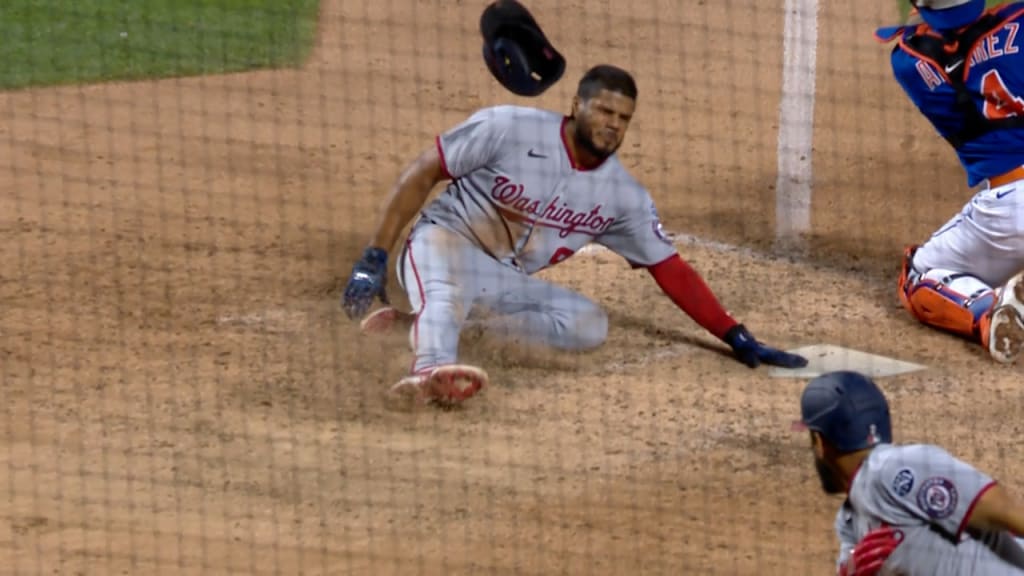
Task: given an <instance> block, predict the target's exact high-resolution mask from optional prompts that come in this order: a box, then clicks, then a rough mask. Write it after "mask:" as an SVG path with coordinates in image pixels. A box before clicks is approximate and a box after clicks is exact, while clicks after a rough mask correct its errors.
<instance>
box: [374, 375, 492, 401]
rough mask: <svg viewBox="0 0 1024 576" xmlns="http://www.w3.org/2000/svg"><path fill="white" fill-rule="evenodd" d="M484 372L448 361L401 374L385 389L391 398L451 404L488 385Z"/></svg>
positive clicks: (463, 399)
mask: <svg viewBox="0 0 1024 576" xmlns="http://www.w3.org/2000/svg"><path fill="white" fill-rule="evenodd" d="M487 382H488V376H487V373H486V372H484V371H483V370H481V369H480V368H476V367H474V366H466V365H463V364H450V365H448V366H439V367H437V368H434V369H432V370H429V371H426V372H421V373H419V374H411V375H409V376H406V377H405V378H402V379H401V380H399V381H398V383H397V384H395V385H394V386H392V387H391V389H390V390H388V396H389V398H390V399H392V400H395V401H398V400H405V401H406V402H409V403H415V404H433V405H436V406H440V407H442V408H453V407H455V406H458V405H460V404H462V403H463V402H465V401H466V400H468V399H470V398H472V397H473V396H474V395H476V393H477V392H479V391H480V390H481V389H482V388H483V387H484V386H486V385H487Z"/></svg>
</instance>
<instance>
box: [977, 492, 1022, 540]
mask: <svg viewBox="0 0 1024 576" xmlns="http://www.w3.org/2000/svg"><path fill="white" fill-rule="evenodd" d="M967 525H968V526H969V527H970V528H975V529H979V530H997V531H998V530H1005V531H1007V532H1010V533H1012V534H1014V535H1016V536H1024V507H1022V506H1021V504H1020V502H1018V501H1016V500H1015V499H1014V498H1012V497H1011V496H1010V494H1009V493H1008V492H1007V491H1006V490H1005V489H1003V487H1002V486H998V485H994V486H992V487H991V488H989V489H988V490H986V491H985V493H984V494H982V495H981V497H980V498H979V499H978V502H977V504H975V506H974V511H973V512H972V513H971V517H970V518H969V519H968V521H967Z"/></svg>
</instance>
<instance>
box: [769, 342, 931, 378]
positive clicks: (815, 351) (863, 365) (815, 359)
mask: <svg viewBox="0 0 1024 576" xmlns="http://www.w3.org/2000/svg"><path fill="white" fill-rule="evenodd" d="M787 352H791V353H793V354H799V355H801V356H803V357H804V358H807V366H804V367H803V368H796V369H792V370H791V369H787V368H779V367H772V368H771V370H769V372H768V374H769V375H770V376H774V377H777V378H814V377H816V376H820V375H821V374H824V373H826V372H833V371H836V370H854V371H856V372H860V373H862V374H865V375H867V376H870V377H872V378H881V377H885V376H895V375H896V374H905V373H907V372H916V371H918V370H925V369H927V366H921V365H920V364H913V363H911V362H904V361H902V360H897V359H895V358H887V357H885V356H879V355H877V354H869V353H867V352H861V351H860V350H853V349H851V348H843V347H841V346H832V345H830V344H816V345H814V346H804V347H803V348H797V349H795V350H787Z"/></svg>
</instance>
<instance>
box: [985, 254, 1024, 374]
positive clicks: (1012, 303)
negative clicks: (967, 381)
mask: <svg viewBox="0 0 1024 576" xmlns="http://www.w3.org/2000/svg"><path fill="white" fill-rule="evenodd" d="M988 334H989V337H988V351H989V354H991V355H992V358H994V359H995V360H996V361H997V362H1001V363H1003V364H1010V363H1012V362H1013V361H1014V360H1015V359H1016V358H1017V356H1018V355H1019V354H1020V352H1021V350H1024V272H1022V273H1020V274H1017V275H1016V276H1014V277H1013V278H1011V279H1010V281H1009V282H1007V283H1006V286H1004V287H1003V289H1002V291H1001V292H1000V294H999V300H998V301H997V302H996V305H995V308H994V309H993V311H992V317H991V320H990V324H989V327H988Z"/></svg>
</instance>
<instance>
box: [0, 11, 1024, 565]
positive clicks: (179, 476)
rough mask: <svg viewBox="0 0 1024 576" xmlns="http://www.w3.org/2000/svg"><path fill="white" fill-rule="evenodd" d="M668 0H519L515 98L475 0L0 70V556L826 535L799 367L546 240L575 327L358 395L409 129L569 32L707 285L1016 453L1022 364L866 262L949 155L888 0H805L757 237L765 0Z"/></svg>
mask: <svg viewBox="0 0 1024 576" xmlns="http://www.w3.org/2000/svg"><path fill="white" fill-rule="evenodd" d="M682 4H683V5H684V7H685V10H683V9H680V2H679V1H676V0H673V1H669V0H635V1H633V2H612V1H610V0H597V1H592V2H582V1H580V0H534V1H532V2H530V3H529V6H530V9H531V11H533V13H534V15H535V16H537V18H538V19H539V20H540V21H541V22H543V23H544V27H545V32H547V33H548V35H549V36H550V37H551V39H552V42H554V43H555V44H556V46H558V48H559V50H561V51H562V53H563V54H564V55H565V56H566V58H567V60H568V62H569V64H568V68H567V70H566V79H565V80H563V81H562V82H560V83H559V84H558V85H556V86H554V87H553V88H551V89H550V90H549V91H548V92H546V93H545V94H544V95H543V96H542V97H540V98H538V99H535V100H530V99H523V98H517V97H515V96H512V95H510V94H508V93H507V92H504V91H503V90H502V89H501V88H500V87H499V86H498V85H497V84H496V83H495V82H494V80H493V79H492V78H491V77H490V75H489V74H488V73H487V71H486V69H485V67H484V64H483V61H482V59H481V58H480V40H479V35H478V33H477V29H476V25H477V19H478V17H479V14H480V11H481V9H482V7H483V3H482V2H464V1H456V2H452V1H450V0H402V1H401V2H398V1H385V2H371V1H367V0H330V1H326V0H325V1H324V2H323V5H322V8H321V18H320V24H319V26H320V28H319V32H318V42H317V46H316V48H315V51H314V54H313V56H312V57H311V59H310V61H309V62H307V63H306V64H305V65H304V66H303V67H301V69H295V70H277V71H260V72H250V73H238V74H228V75H223V76H208V77H196V78H182V79H169V80H160V81H139V82H132V83H110V84H99V85H90V86H68V87H60V88H38V89H28V90H22V91H15V92H9V93H3V94H0V158H2V159H3V160H2V161H0V240H2V241H0V258H2V262H3V266H2V268H0V394H2V398H3V410H4V411H5V413H4V416H3V420H2V421H3V424H2V425H0V443H2V446H3V449H0V459H2V460H3V462H2V463H0V490H2V491H3V492H4V497H3V498H0V573H5V574H6V573H18V574H163V573H173V574H199V573H206V574H229V573H237V574H271V573H276V574H373V575H386V574H595V575H596V574H759V575H764V574H794V573H801V574H812V573H814V574H821V573H829V572H830V571H831V570H832V563H833V560H834V554H835V552H836V546H837V544H836V541H835V539H834V535H833V533H832V521H833V518H834V514H835V505H836V502H835V501H833V500H831V499H829V498H827V497H825V496H824V495H822V494H821V493H820V490H819V489H818V484H817V479H816V478H815V477H814V476H813V475H814V471H813V467H812V466H811V465H810V463H811V462H810V453H809V450H808V446H807V438H806V437H805V436H804V435H803V434H795V433H793V432H791V431H790V429H789V424H790V422H791V421H792V420H793V419H794V418H796V417H797V416H798V411H799V405H798V402H799V394H800V391H801V389H802V386H803V383H804V380H803V379H798V378H785V377H772V376H770V374H769V372H768V371H767V370H765V369H759V370H750V369H748V368H746V367H744V366H743V365H741V364H739V363H738V362H735V361H734V360H733V359H731V358H730V357H729V356H728V355H727V354H726V353H725V352H726V350H725V348H724V346H722V345H721V344H719V343H718V342H716V341H715V340H714V338H712V337H711V336H709V335H708V334H706V333H704V332H702V331H701V329H700V328H699V327H697V326H696V325H695V324H694V323H693V322H692V321H690V320H689V319H688V318H686V317H685V316H684V315H683V314H682V313H681V312H679V310H678V309H677V308H676V307H675V306H674V305H673V304H672V303H671V302H670V301H669V300H668V299H667V298H664V297H663V296H662V295H661V292H660V291H659V289H658V287H657V286H656V285H655V284H654V282H653V281H652V280H651V279H650V278H649V277H648V276H647V275H645V274H643V273H642V272H638V271H631V270H630V269H629V267H628V266H627V265H626V264H625V262H623V261H621V260H620V259H618V258H616V257H614V256H612V255H610V254H608V253H606V252H593V253H587V254H581V255H578V256H577V257H574V258H572V259H571V260H569V261H568V262H566V263H565V264H563V265H561V266H560V267H558V268H557V269H553V270H550V271H547V272H545V273H544V274H545V276H546V277H548V278H552V279H555V280H558V281H560V282H564V283H565V284H566V285H568V286H570V287H572V288H574V289H578V290H580V291H581V292H583V293H584V294H586V295H588V296H590V297H592V298H594V299H595V300H596V301H598V302H599V303H601V304H602V305H603V306H605V307H606V308H607V310H608V311H609V314H610V317H611V326H610V333H609V341H608V342H607V344H606V345H605V346H603V347H602V348H601V349H599V350H597V351H595V352H592V353H587V354H575V355H568V354H549V353H542V352H529V351H519V350H514V349H507V348H503V347H502V346H501V345H499V344H496V343H493V342H489V341H488V340H487V339H486V338H477V337H469V336H467V338H466V339H465V343H464V350H465V359H466V361H468V362H471V363H474V364H479V365H481V366H485V367H486V368H487V369H488V371H489V372H490V375H491V379H492V385H491V386H490V387H489V388H488V389H486V390H485V391H484V392H482V393H481V394H480V395H479V396H478V397H476V398H474V399H473V401H472V402H471V403H468V404H467V405H466V406H465V407H464V409H462V410H458V411H450V412H441V411H418V412H412V413H397V412H394V411H389V410H386V409H385V408H384V406H383V404H382V401H381V397H380V394H381V393H382V392H383V390H385V389H386V387H387V386H389V385H390V384H392V383H393V382H395V381H396V380H397V379H398V378H399V377H400V376H401V375H402V374H403V373H404V371H405V370H407V368H408V364H407V363H408V351H407V341H408V339H407V335H405V334H396V335H394V336H387V337H383V338H382V339H380V338H376V339H365V338H360V337H359V336H358V333H357V324H356V323H354V322H351V321H349V320H348V319H346V318H345V315H344V313H342V312H341V311H340V308H339V296H340V292H341V288H342V286H343V284H344V282H345V280H346V278H347V276H348V273H349V271H350V268H351V265H352V263H353V262H354V261H355V259H356V258H358V256H359V253H360V251H361V249H362V247H363V244H364V242H365V241H366V238H367V237H368V234H369V233H370V232H371V226H372V225H373V223H374V216H375V215H376V213H377V210H379V209H380V207H381V206H382V203H383V200H384V194H385V193H386V191H387V188H388V186H389V185H390V184H391V182H392V180H393V179H394V178H395V177H396V176H397V174H398V171H399V170H400V169H401V167H402V165H403V164H404V163H406V162H407V161H409V160H410V159H412V158H413V157H414V156H415V154H416V153H417V152H418V151H419V150H421V149H423V148H424V147H426V146H429V145H431V142H432V138H433V136H434V135H435V133H437V132H438V131H440V130H442V129H444V128H446V127H448V126H450V125H451V124H453V123H455V122H457V121H459V120H461V119H463V118H464V117H465V116H466V115H468V114H469V113H471V112H472V111H474V110H475V109H477V108H478V107H481V106H485V105H490V104H496V103H502V102H511V103H520V104H535V105H539V106H543V107H547V108H551V109H555V110H567V109H568V106H569V104H570V99H571V95H572V92H573V89H574V88H575V86H574V82H575V79H576V78H578V77H579V74H581V73H582V72H583V71H584V70H586V69H587V68H588V67H589V66H591V65H593V64H595V63H599V62H609V63H614V64H617V65H619V66H622V67H624V68H626V69H628V70H630V71H632V72H633V73H634V74H635V76H636V78H637V81H638V84H639V90H640V95H639V100H638V109H637V113H636V116H635V119H634V121H633V125H632V127H631V129H630V132H629V134H628V135H627V136H626V143H625V145H624V146H623V149H622V152H621V155H622V157H623V159H624V163H625V164H626V166H627V167H629V168H630V169H631V170H632V171H633V173H634V174H635V175H636V176H637V177H638V178H639V179H640V180H641V181H642V182H644V183H645V184H646V185H648V186H649V187H650V190H651V194H652V196H653V197H654V199H655V201H656V202H657V204H658V206H659V208H660V211H661V216H662V219H663V221H664V224H665V227H666V229H668V230H670V231H674V232H680V233H687V234H691V235H693V236H694V237H698V238H703V239H707V240H709V241H713V242H704V243H697V242H695V243H683V244H680V246H679V249H680V252H681V254H682V255H683V257H684V258H686V259H687V260H688V261H690V262H691V263H692V264H693V265H694V266H695V267H696V268H697V270H699V271H700V272H701V273H702V274H703V275H704V277H705V278H706V279H707V280H708V282H709V284H710V285H711V286H712V288H713V289H714V290H715V291H716V293H717V294H718V295H719V297H720V298H721V299H722V301H723V302H724V303H725V305H726V306H727V307H728V308H729V309H730V310H731V311H732V312H734V313H735V314H736V316H737V317H739V318H742V319H743V321H744V322H745V323H746V324H747V325H749V326H750V327H751V329H752V330H753V331H754V333H755V334H757V335H758V337H759V338H763V339H764V340H766V341H768V342H770V343H772V344H775V345H778V346H782V347H786V348H790V349H792V348H797V347H801V346H809V345H814V344H834V345H840V346H844V347H849V348H852V349H856V350H860V351H865V352H870V353H874V354H880V355H885V356H891V357H896V358H898V359H900V360H905V361H908V362H914V363H917V364H920V365H923V366H926V367H927V369H925V370H920V371H916V372H910V373H906V374H902V375H897V376H891V377H886V378H879V380H878V381H879V383H880V385H881V386H882V387H883V388H884V390H885V393H886V394H887V396H888V397H889V398H890V401H891V403H892V408H893V419H894V427H895V429H896V430H897V431H898V432H897V441H901V442H906V441H915V440H926V441H929V442H933V443H936V444H940V445H943V446H944V447H946V448H948V449H949V450H950V451H952V452H955V453H958V454H962V455H964V457H966V458H969V459H970V460H971V461H972V463H974V464H976V465H977V466H979V467H983V468H984V469H986V470H987V471H989V472H990V473H991V474H993V475H994V476H995V477H997V478H998V479H1000V480H1001V481H1002V482H1003V483H1004V484H1005V485H1006V486H1007V487H1008V488H1010V489H1011V490H1012V491H1014V492H1017V493H1021V492H1022V491H1024V483H1022V482H1021V481H1020V479H1019V476H1018V475H1019V474H1020V473H1021V472H1022V471H1024V464H1021V462H1022V456H1024V447H1022V446H1024V444H1022V443H1021V442H1020V441H1019V438H1018V437H1017V434H1020V433H1021V430H1020V428H1021V427H1020V425H1019V423H1018V422H1019V418H1018V415H1019V414H1020V413H1021V408H1022V392H1021V388H1022V387H1021V381H1022V372H1021V370H1020V368H1019V367H1007V366H1001V365H997V364H995V363H994V362H992V361H991V360H990V359H989V358H988V357H987V355H986V354H985V353H984V351H983V350H981V349H980V347H978V346H976V345H973V344H970V343H968V342H960V341H957V340H956V339H954V338H951V337H950V336H948V335H945V334H941V333H939V332H937V331H934V330H932V329H929V328H927V327H924V326H922V325H919V324H917V323H916V321H915V320H914V319H913V318H911V317H910V316H909V315H908V314H906V313H905V312H904V311H903V310H902V308H900V305H899V301H898V299H897V296H896V276H897V274H898V272H899V267H900V257H901V250H902V247H903V245H904V244H906V243H910V242H916V241H920V240H921V239H923V238H925V237H926V236H927V234H929V233H931V232H932V231H933V230H935V229H936V228H937V227H938V226H939V225H940V224H941V223H942V222H944V221H945V220H946V219H947V218H948V217H949V216H950V215H952V214H953V213H954V212H955V211H957V210H959V209H960V207H961V205H962V203H963V202H965V201H966V200H967V199H968V198H969V197H970V195H971V191H970V190H969V189H968V188H967V187H966V184H965V183H964V178H963V173H962V171H961V169H960V168H959V166H958V165H957V163H956V159H955V156H954V154H953V152H952V151H951V150H949V149H948V148H947V146H946V144H944V143H943V142H942V141H941V139H940V138H938V137H937V136H936V135H935V134H934V132H933V131H932V130H931V128H930V127H929V126H928V125H927V124H926V123H925V121H924V119H923V118H921V117H920V116H919V115H917V114H916V112H915V111H914V110H913V109H912V107H911V105H910V104H909V103H908V102H907V101H906V99H905V97H904V96H903V95H902V94H901V93H900V91H899V87H898V86H897V85H896V84H895V82H894V81H893V80H892V78H891V74H890V72H889V70H888V67H887V62H888V60H887V57H888V47H887V46H882V45H879V44H877V43H876V42H875V41H874V40H873V38H872V33H873V31H874V29H875V27H876V26H879V25H884V24H889V23H892V22H893V20H894V17H895V9H894V7H893V2H892V1H891V0H862V1H858V2H853V1H850V2H843V1H832V2H823V3H822V4H821V8H820V13H819V18H818V39H819V40H818V48H817V88H816V102H815V109H814V117H813V121H814V132H813V138H814V140H813V142H814V153H813V157H812V158H811V159H809V160H813V175H814V180H813V209H812V225H813V230H812V232H811V233H810V234H808V235H807V240H808V243H809V248H810V249H809V250H808V252H807V253H806V254H805V255H803V256H802V257H801V258H798V259H797V258H787V257H778V256H776V255H773V254H772V247H773V245H774V235H775V222H774V213H775V211H774V210H775V190H774V187H775V182H776V149H777V136H778V120H777V118H778V110H779V98H780V84H781V71H782V41H783V30H782V27H783V10H784V1H783V0H770V1H763V2H740V1H726V2H705V1H704V0H685V1H684V2H682ZM808 120H810V119H809V118H808ZM730 246H738V247H742V249H731V248H730ZM394 280H395V279H394V274H393V270H392V274H391V278H390V282H391V286H392V287H393V288H392V290H391V293H392V295H393V297H394V298H396V299H399V297H400V296H399V295H400V292H401V291H400V290H398V289H397V286H395V284H394ZM399 304H404V302H401V301H399Z"/></svg>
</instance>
